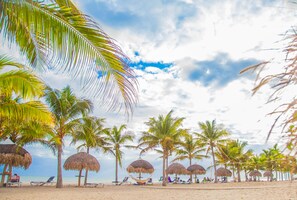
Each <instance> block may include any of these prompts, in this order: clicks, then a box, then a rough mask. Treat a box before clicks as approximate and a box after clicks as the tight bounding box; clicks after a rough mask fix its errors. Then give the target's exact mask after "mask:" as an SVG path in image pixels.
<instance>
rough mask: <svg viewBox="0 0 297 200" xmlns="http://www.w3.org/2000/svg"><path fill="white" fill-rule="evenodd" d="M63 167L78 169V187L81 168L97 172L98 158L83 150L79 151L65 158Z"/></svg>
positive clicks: (98, 167) (98, 168)
mask: <svg viewBox="0 0 297 200" xmlns="http://www.w3.org/2000/svg"><path fill="white" fill-rule="evenodd" d="M64 169H66V170H79V175H78V187H80V179H81V176H82V175H81V173H82V170H83V169H88V170H90V171H96V172H98V171H99V170H100V164H99V162H98V160H97V159H96V158H95V157H94V156H92V155H90V154H88V153H85V152H79V153H77V154H74V155H72V156H70V157H69V158H67V160H66V161H65V163H64Z"/></svg>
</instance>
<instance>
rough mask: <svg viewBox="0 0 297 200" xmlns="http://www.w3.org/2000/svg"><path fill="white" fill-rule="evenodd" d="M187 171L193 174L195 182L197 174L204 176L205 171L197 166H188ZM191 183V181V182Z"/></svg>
mask: <svg viewBox="0 0 297 200" xmlns="http://www.w3.org/2000/svg"><path fill="white" fill-rule="evenodd" d="M187 170H188V171H189V172H190V173H191V174H195V181H196V180H197V174H205V173H206V170H205V169H204V167H202V166H201V165H198V164H193V165H190V166H189V167H188V168H187ZM191 181H192V180H191Z"/></svg>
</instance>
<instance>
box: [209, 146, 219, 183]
mask: <svg viewBox="0 0 297 200" xmlns="http://www.w3.org/2000/svg"><path fill="white" fill-rule="evenodd" d="M211 154H212V161H213V168H214V177H215V183H217V182H218V178H217V175H216V171H217V165H216V159H215V155H214V150H213V146H211Z"/></svg>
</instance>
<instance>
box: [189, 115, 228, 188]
mask: <svg viewBox="0 0 297 200" xmlns="http://www.w3.org/2000/svg"><path fill="white" fill-rule="evenodd" d="M199 127H200V129H201V131H202V132H201V133H195V134H196V135H197V137H198V140H199V141H201V143H202V145H204V146H208V149H207V152H209V151H211V155H212V160H213V166H214V175H215V182H216V183H217V182H218V179H217V175H216V173H215V171H216V170H217V166H216V159H215V151H214V148H215V147H216V146H217V145H219V144H222V143H224V142H225V141H226V139H225V137H226V136H228V135H229V133H228V132H227V131H226V130H225V129H223V128H222V127H220V126H218V125H217V124H216V121H215V120H213V121H212V122H210V121H206V122H205V123H203V122H199Z"/></svg>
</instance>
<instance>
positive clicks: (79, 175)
mask: <svg viewBox="0 0 297 200" xmlns="http://www.w3.org/2000/svg"><path fill="white" fill-rule="evenodd" d="M81 172H82V169H81V170H79V174H78V184H77V185H78V187H80V178H81Z"/></svg>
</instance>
